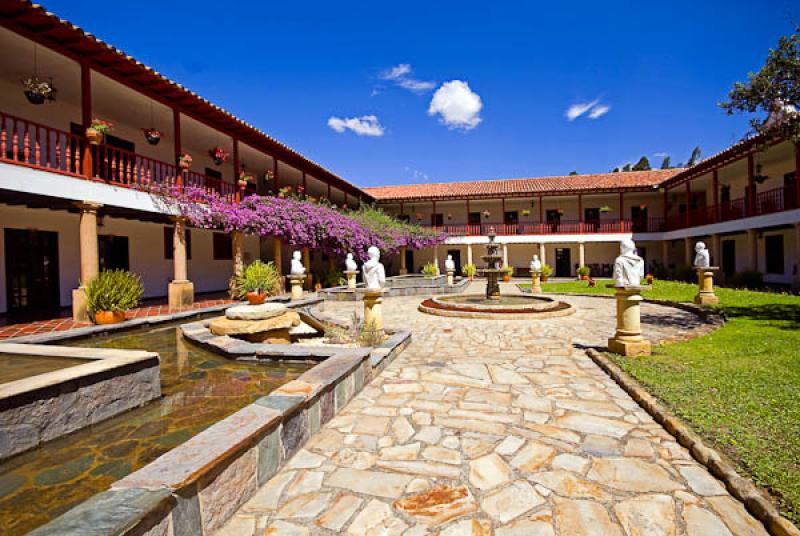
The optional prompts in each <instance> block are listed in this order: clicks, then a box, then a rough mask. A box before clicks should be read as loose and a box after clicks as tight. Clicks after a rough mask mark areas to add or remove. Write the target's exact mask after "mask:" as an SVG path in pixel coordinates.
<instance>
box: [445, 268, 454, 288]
mask: <svg viewBox="0 0 800 536" xmlns="http://www.w3.org/2000/svg"><path fill="white" fill-rule="evenodd" d="M454 274H455V272H454V271H453V270H447V284H448V285H449V286H453V282H454V277H453V275H454Z"/></svg>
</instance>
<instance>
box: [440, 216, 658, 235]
mask: <svg viewBox="0 0 800 536" xmlns="http://www.w3.org/2000/svg"><path fill="white" fill-rule="evenodd" d="M635 224H636V222H633V221H631V220H623V221H619V220H613V221H612V220H609V221H602V220H601V221H577V220H576V221H564V220H562V221H560V222H550V223H547V222H544V223H480V224H445V225H437V226H432V225H425V227H428V228H431V229H435V230H439V231H443V232H445V233H447V234H449V235H451V236H485V235H488V234H489V232H490V229H493V230H494V233H495V234H496V235H498V236H507V235H536V234H584V233H630V232H632V231H633V229H634V227H635ZM645 226H646V225H645ZM642 232H643V231H642Z"/></svg>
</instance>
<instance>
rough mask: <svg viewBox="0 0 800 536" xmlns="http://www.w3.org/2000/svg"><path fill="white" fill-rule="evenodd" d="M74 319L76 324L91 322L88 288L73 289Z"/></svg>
mask: <svg viewBox="0 0 800 536" xmlns="http://www.w3.org/2000/svg"><path fill="white" fill-rule="evenodd" d="M72 319H73V320H74V321H75V322H89V321H90V319H89V311H88V307H87V299H86V287H84V286H80V287H78V288H74V289H72Z"/></svg>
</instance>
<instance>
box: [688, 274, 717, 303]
mask: <svg viewBox="0 0 800 536" xmlns="http://www.w3.org/2000/svg"><path fill="white" fill-rule="evenodd" d="M695 269H696V270H697V287H698V290H697V296H695V297H694V303H696V304H697V305H713V304H715V303H719V298H718V297H717V295H716V294H714V272H716V271H717V270H719V267H717V266H708V267H706V268H697V267H695Z"/></svg>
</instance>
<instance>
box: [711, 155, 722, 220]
mask: <svg viewBox="0 0 800 536" xmlns="http://www.w3.org/2000/svg"><path fill="white" fill-rule="evenodd" d="M711 182H712V185H713V187H714V223H716V222H718V221H719V220H720V210H719V171H718V170H717V168H714V171H713V173H712V175H711Z"/></svg>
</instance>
